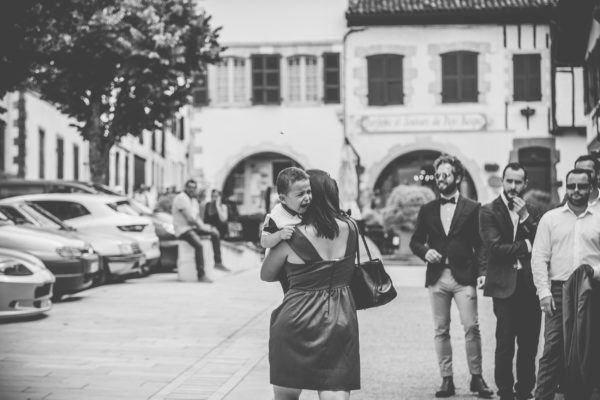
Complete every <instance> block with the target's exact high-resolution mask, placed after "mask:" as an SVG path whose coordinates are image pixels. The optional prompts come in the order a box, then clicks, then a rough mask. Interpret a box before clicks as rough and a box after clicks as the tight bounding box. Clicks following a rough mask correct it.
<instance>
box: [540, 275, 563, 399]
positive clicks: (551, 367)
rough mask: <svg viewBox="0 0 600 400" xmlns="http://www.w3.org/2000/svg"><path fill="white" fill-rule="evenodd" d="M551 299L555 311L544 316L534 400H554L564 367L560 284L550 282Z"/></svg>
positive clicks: (561, 292)
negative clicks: (541, 352)
mask: <svg viewBox="0 0 600 400" xmlns="http://www.w3.org/2000/svg"><path fill="white" fill-rule="evenodd" d="M551 291H552V298H553V299H554V304H555V306H556V310H554V314H553V315H552V316H548V315H546V316H545V320H544V321H545V322H544V340H545V343H544V353H543V354H542V358H540V363H539V367H538V376H537V387H536V389H535V399H536V400H554V395H555V393H556V388H557V386H558V384H559V383H560V381H561V379H562V374H563V370H564V366H565V360H564V345H563V316H562V297H563V296H562V294H563V288H562V283H559V282H552V286H551Z"/></svg>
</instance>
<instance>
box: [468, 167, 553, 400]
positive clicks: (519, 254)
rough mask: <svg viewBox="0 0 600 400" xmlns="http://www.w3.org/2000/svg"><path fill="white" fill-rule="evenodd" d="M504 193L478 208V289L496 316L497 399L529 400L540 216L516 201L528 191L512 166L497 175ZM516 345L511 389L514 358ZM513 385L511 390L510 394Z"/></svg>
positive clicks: (521, 172)
mask: <svg viewBox="0 0 600 400" xmlns="http://www.w3.org/2000/svg"><path fill="white" fill-rule="evenodd" d="M502 186H503V192H502V193H501V194H500V196H498V197H497V198H496V199H495V200H494V201H492V202H491V203H489V204H486V205H484V206H483V207H482V208H481V211H480V215H479V221H480V231H481V237H482V239H483V243H484V246H485V249H486V250H487V261H488V262H487V271H486V273H485V277H484V278H480V279H481V280H480V282H479V284H480V285H481V286H485V289H484V292H483V294H484V295H485V296H490V297H492V298H493V302H494V314H495V315H496V357H495V360H496V361H495V370H494V375H495V379H496V385H497V386H498V395H499V396H500V399H501V400H514V399H515V398H516V399H517V400H524V399H530V398H532V394H531V391H532V390H533V387H534V386H535V356H536V354H537V348H538V341H539V336H540V326H541V315H542V314H541V311H540V305H539V301H538V299H537V296H536V289H535V285H534V284H533V275H532V272H531V248H532V244H533V239H534V238H535V232H536V229H537V224H538V221H539V218H540V215H539V212H538V211H537V210H536V209H535V208H533V207H532V206H530V205H527V204H526V203H525V200H523V199H522V198H521V197H520V196H522V194H523V191H524V190H525V188H526V187H527V171H525V169H524V168H523V167H522V166H521V165H520V164H518V163H511V164H508V165H507V166H506V168H504V172H503V174H502ZM515 340H516V342H517V345H518V350H517V366H516V375H517V382H516V384H515V380H514V376H513V358H514V355H515ZM513 385H514V390H513Z"/></svg>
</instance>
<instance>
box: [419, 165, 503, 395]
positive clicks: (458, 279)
mask: <svg viewBox="0 0 600 400" xmlns="http://www.w3.org/2000/svg"><path fill="white" fill-rule="evenodd" d="M434 167H435V181H436V185H437V188H438V190H439V192H440V198H439V199H436V200H433V201H431V202H429V203H427V204H425V205H423V207H421V210H420V211H419V216H418V218H417V224H416V227H415V232H414V234H413V236H412V238H411V241H410V248H411V249H412V251H413V253H414V254H416V255H417V256H419V257H420V258H421V259H423V260H424V261H426V262H427V270H426V273H425V274H426V276H425V286H426V287H427V288H428V289H429V297H430V300H431V307H432V311H433V320H434V325H435V350H436V353H437V358H438V364H439V368H440V374H441V376H442V385H441V387H440V388H439V390H438V391H437V392H436V393H435V396H436V397H450V396H453V395H454V394H455V386H454V381H453V371H452V345H451V341H450V306H451V304H452V299H454V302H455V303H456V305H457V307H458V311H459V314H460V319H461V323H462V325H463V328H464V331H465V346H466V351H467V363H468V366H469V371H470V372H471V375H472V378H471V385H470V389H471V391H472V392H476V393H477V394H478V395H479V397H482V398H490V397H491V396H492V395H493V392H492V391H491V390H490V388H489V387H488V386H487V384H486V383H485V380H484V379H483V377H482V366H481V364H482V362H481V335H480V332H479V322H478V318H477V289H476V288H475V285H476V283H477V277H478V274H479V270H480V269H481V268H482V266H481V265H482V262H483V252H482V250H483V248H482V244H481V238H480V236H479V208H480V205H479V203H477V202H475V201H473V200H470V199H467V198H466V197H463V196H461V195H460V193H459V191H458V186H459V185H460V183H461V182H462V180H463V177H464V174H465V171H464V168H463V166H462V164H461V162H460V160H458V159H457V158H456V157H452V156H448V155H443V156H441V157H439V158H438V159H437V160H435V162H434Z"/></svg>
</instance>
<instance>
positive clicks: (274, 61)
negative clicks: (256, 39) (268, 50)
mask: <svg viewBox="0 0 600 400" xmlns="http://www.w3.org/2000/svg"><path fill="white" fill-rule="evenodd" d="M266 60H267V65H266V68H267V69H277V70H278V69H279V56H266Z"/></svg>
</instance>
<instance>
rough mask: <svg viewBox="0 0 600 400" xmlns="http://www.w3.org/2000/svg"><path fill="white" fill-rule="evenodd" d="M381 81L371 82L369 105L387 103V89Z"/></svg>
mask: <svg viewBox="0 0 600 400" xmlns="http://www.w3.org/2000/svg"><path fill="white" fill-rule="evenodd" d="M383 85H384V83H383V82H381V81H371V82H369V105H373V106H378V105H385V93H384V91H385V89H384V86H383Z"/></svg>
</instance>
